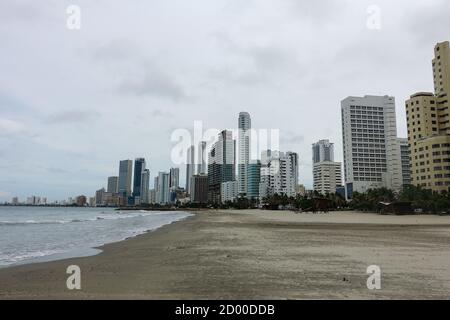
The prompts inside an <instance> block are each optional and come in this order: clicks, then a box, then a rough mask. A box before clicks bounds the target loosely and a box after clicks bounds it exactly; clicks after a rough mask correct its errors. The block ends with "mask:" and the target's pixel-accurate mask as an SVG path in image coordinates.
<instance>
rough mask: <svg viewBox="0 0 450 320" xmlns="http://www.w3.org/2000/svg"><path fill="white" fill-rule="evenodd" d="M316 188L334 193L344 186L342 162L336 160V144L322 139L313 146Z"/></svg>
mask: <svg viewBox="0 0 450 320" xmlns="http://www.w3.org/2000/svg"><path fill="white" fill-rule="evenodd" d="M312 160H313V181H314V190H315V191H317V192H319V193H321V194H323V195H326V194H334V193H335V192H336V188H337V187H340V186H342V174H341V163H340V162H334V144H333V143H330V141H329V140H320V141H319V142H317V143H314V144H313V146H312Z"/></svg>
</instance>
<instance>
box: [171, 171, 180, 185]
mask: <svg viewBox="0 0 450 320" xmlns="http://www.w3.org/2000/svg"><path fill="white" fill-rule="evenodd" d="M179 187H180V169H179V168H170V171H169V188H170V189H178V188H179Z"/></svg>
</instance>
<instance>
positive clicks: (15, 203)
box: [11, 197, 19, 206]
mask: <svg viewBox="0 0 450 320" xmlns="http://www.w3.org/2000/svg"><path fill="white" fill-rule="evenodd" d="M11 203H12V205H13V206H17V205H18V204H19V198H18V197H14V198H12V202H11Z"/></svg>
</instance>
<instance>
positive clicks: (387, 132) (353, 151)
mask: <svg viewBox="0 0 450 320" xmlns="http://www.w3.org/2000/svg"><path fill="white" fill-rule="evenodd" d="M341 112H342V138H343V139H342V140H343V149H344V174H345V187H346V195H347V198H349V199H351V198H352V195H353V192H355V191H356V192H360V193H364V192H366V191H367V190H368V189H373V188H381V187H386V188H389V189H392V190H400V189H401V186H402V164H401V153H400V145H399V141H398V139H397V123H396V116H395V98H394V97H390V96H364V97H348V98H346V99H344V100H343V101H342V102H341Z"/></svg>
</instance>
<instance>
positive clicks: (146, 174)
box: [135, 169, 150, 204]
mask: <svg viewBox="0 0 450 320" xmlns="http://www.w3.org/2000/svg"><path fill="white" fill-rule="evenodd" d="M149 188H150V170H149V169H144V171H142V174H141V188H140V190H141V195H140V197H139V202H138V203H136V201H135V203H136V204H140V203H145V204H148V203H150V199H149V192H148V191H149ZM135 200H136V199H135Z"/></svg>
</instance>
